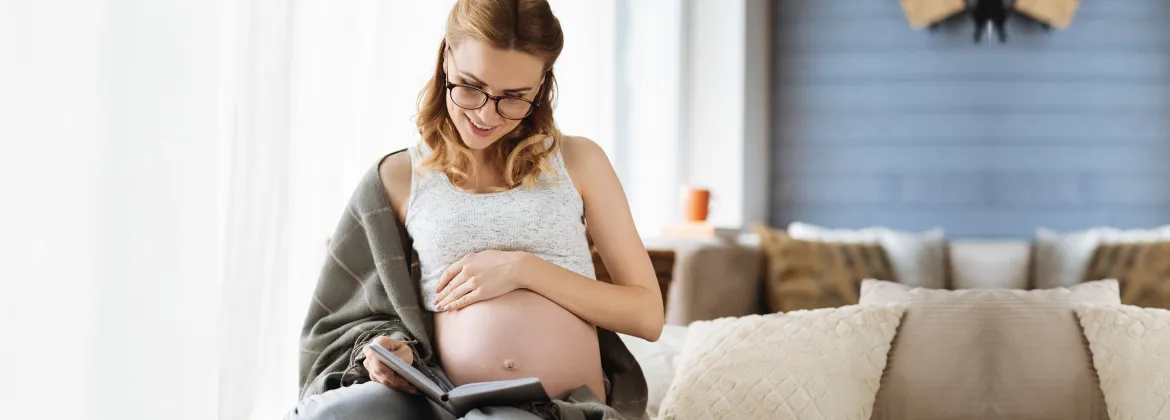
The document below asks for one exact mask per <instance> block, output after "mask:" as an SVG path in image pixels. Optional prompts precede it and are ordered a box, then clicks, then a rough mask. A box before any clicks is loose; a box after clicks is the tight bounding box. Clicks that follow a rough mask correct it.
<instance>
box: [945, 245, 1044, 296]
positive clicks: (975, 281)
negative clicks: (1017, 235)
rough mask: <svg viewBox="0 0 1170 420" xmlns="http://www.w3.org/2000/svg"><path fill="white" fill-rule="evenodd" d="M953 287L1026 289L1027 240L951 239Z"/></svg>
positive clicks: (1028, 259)
mask: <svg viewBox="0 0 1170 420" xmlns="http://www.w3.org/2000/svg"><path fill="white" fill-rule="evenodd" d="M949 248H950V263H951V264H950V270H951V288H952V289H1027V288H1028V272H1029V270H1028V269H1029V262H1030V254H1031V249H1032V247H1031V245H1030V244H1029V243H1028V242H1027V241H978V240H959V241H951V243H950V247H949Z"/></svg>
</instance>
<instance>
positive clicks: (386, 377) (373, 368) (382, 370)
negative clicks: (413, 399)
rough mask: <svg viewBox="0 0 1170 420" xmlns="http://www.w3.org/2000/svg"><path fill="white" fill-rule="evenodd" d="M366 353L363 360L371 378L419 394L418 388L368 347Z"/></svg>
mask: <svg viewBox="0 0 1170 420" xmlns="http://www.w3.org/2000/svg"><path fill="white" fill-rule="evenodd" d="M364 352H365V353H366V360H365V361H364V362H362V365H363V366H365V368H366V370H367V371H369V372H370V380H371V381H374V382H377V383H380V384H382V385H386V386H388V387H391V388H394V389H397V390H399V391H402V392H407V393H411V394H417V393H418V389H415V387H414V386H412V385H411V384H410V383H409V382H407V381H406V380H405V379H402V377H400V376H398V375H397V374H396V373H394V370H392V369H390V368H389V367H388V366H386V365H385V364H383V363H382V362H381V361H380V360H378V358H377V357H375V356H374V355H373V352H372V351H371V350H370V349H369V348H368V347H367V348H366V349H365V351H364Z"/></svg>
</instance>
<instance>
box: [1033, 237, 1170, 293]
mask: <svg viewBox="0 0 1170 420" xmlns="http://www.w3.org/2000/svg"><path fill="white" fill-rule="evenodd" d="M1033 240H1034V242H1035V264H1034V265H1033V268H1034V271H1033V274H1032V278H1033V281H1034V284H1033V285H1034V287H1035V288H1037V289H1047V288H1052V287H1066V286H1072V285H1074V284H1077V283H1079V282H1080V281H1081V279H1083V278H1084V277H1085V270H1086V269H1088V267H1089V260H1090V259H1091V258H1092V256H1093V252H1094V251H1095V250H1096V249H1097V245H1100V244H1116V243H1134V242H1156V241H1168V240H1170V225H1166V226H1162V227H1159V228H1155V229H1131V230H1121V229H1114V228H1108V227H1096V228H1092V229H1087V230H1082V231H1078V232H1070V233H1058V232H1055V231H1052V230H1049V229H1044V228H1040V229H1036V234H1035V237H1034V238H1033Z"/></svg>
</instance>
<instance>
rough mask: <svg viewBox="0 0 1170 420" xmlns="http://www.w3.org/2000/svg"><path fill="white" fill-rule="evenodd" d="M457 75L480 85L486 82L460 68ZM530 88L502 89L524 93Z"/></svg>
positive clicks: (484, 84)
mask: <svg viewBox="0 0 1170 420" xmlns="http://www.w3.org/2000/svg"><path fill="white" fill-rule="evenodd" d="M459 76H461V77H463V78H464V79H466V80H468V81H471V82H472V83H475V84H478V85H480V86H487V83H484V82H483V80H479V78H478V77H475V75H473V74H471V73H468V72H465V71H462V70H460V71H459ZM530 90H532V88H531V87H526V88H516V89H504V90H503V93H524V92H528V91H530Z"/></svg>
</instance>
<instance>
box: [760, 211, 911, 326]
mask: <svg viewBox="0 0 1170 420" xmlns="http://www.w3.org/2000/svg"><path fill="white" fill-rule="evenodd" d="M756 232H757V233H758V234H759V237H760V249H761V250H763V252H764V256H765V259H766V261H767V267H768V268H767V274H766V275H765V276H764V294H765V296H766V298H767V299H766V301H767V305H768V309H769V310H770V311H771V312H788V311H792V310H799V309H817V308H833V307H838V306H845V305H855V304H857V299H858V292H859V291H860V290H861V280H863V279H866V278H880V279H884V280H896V278H895V277H894V275H893V272H892V270H891V268H890V261H889V259H887V257H886V253H885V250H883V249H882V246H881V245H879V244H867V243H839V242H820V241H802V240H798V239H793V238H791V237H789V236H788V235H787V234H785V233H784V232H782V231H777V230H774V229H771V228H767V227H763V226H759V227H757V228H756Z"/></svg>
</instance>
